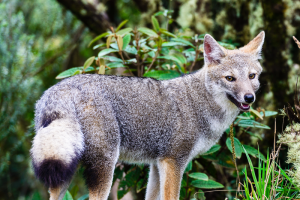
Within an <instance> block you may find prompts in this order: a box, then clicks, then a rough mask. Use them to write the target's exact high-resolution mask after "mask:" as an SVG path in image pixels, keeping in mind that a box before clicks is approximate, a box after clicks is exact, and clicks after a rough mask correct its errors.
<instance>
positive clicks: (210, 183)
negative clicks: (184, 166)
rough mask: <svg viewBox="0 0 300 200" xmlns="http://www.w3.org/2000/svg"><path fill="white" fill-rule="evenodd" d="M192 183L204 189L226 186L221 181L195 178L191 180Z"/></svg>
mask: <svg viewBox="0 0 300 200" xmlns="http://www.w3.org/2000/svg"><path fill="white" fill-rule="evenodd" d="M191 185H192V186H194V187H196V188H202V189H218V188H224V186H223V185H222V184H221V183H218V182H216V181H213V180H208V181H203V180H194V181H192V182H191Z"/></svg>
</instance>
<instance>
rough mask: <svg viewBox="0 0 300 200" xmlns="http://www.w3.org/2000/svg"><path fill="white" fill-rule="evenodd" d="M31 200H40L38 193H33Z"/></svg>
mask: <svg viewBox="0 0 300 200" xmlns="http://www.w3.org/2000/svg"><path fill="white" fill-rule="evenodd" d="M32 200H42V198H41V195H40V193H39V192H38V191H35V192H34V193H33V195H32Z"/></svg>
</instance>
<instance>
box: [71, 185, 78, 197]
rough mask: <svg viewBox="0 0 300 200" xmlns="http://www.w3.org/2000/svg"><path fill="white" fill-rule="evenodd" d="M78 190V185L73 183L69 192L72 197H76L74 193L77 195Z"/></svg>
mask: <svg viewBox="0 0 300 200" xmlns="http://www.w3.org/2000/svg"><path fill="white" fill-rule="evenodd" d="M78 190H79V187H78V185H74V186H73V187H72V189H71V190H70V194H71V196H72V197H73V198H75V197H76V195H77V193H78Z"/></svg>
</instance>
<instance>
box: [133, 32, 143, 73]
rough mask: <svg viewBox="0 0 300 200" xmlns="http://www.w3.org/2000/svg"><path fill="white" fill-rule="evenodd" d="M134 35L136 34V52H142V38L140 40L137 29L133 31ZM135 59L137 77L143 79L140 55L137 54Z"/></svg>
mask: <svg viewBox="0 0 300 200" xmlns="http://www.w3.org/2000/svg"><path fill="white" fill-rule="evenodd" d="M133 34H134V39H135V43H136V50H137V52H139V50H140V45H139V40H140V38H139V35H138V31H137V30H136V28H135V30H134V31H133ZM135 58H136V68H137V75H138V77H141V76H143V69H142V68H141V64H142V63H141V62H140V55H139V54H138V53H137V54H136V55H135Z"/></svg>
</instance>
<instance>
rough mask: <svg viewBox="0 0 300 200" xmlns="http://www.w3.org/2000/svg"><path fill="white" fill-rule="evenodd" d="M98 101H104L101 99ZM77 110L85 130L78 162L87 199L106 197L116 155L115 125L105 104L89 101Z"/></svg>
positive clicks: (116, 126)
mask: <svg viewBox="0 0 300 200" xmlns="http://www.w3.org/2000/svg"><path fill="white" fill-rule="evenodd" d="M99 96H100V97H101V95H99ZM99 101H100V100H99ZM101 102H102V103H103V104H105V101H104V100H101ZM79 112H80V113H81V115H80V118H81V122H82V123H81V124H82V131H83V132H84V134H85V151H84V154H83V157H82V163H83V165H84V167H85V171H84V177H85V179H86V184H87V186H88V188H89V199H90V200H107V198H108V196H109V192H110V189H111V185H112V180H113V173H114V169H115V165H116V163H117V161H118V158H119V148H120V134H119V126H118V123H117V120H116V119H115V116H114V114H113V113H112V109H111V107H110V105H109V104H105V105H103V106H101V107H100V106H98V107H97V106H94V104H93V101H90V105H88V106H87V107H86V108H85V110H83V111H79Z"/></svg>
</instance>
